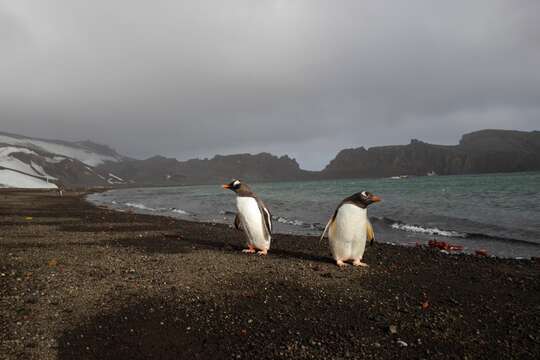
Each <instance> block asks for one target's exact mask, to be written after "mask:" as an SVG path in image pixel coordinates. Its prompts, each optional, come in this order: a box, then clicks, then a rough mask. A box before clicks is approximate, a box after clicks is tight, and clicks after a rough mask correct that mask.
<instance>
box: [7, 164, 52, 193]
mask: <svg viewBox="0 0 540 360" xmlns="http://www.w3.org/2000/svg"><path fill="white" fill-rule="evenodd" d="M3 187H12V188H29V189H56V188H57V186H56V185H55V184H54V183H52V182H47V181H46V180H43V179H40V178H37V177H32V176H30V175H26V174H21V173H19V172H16V171H12V170H6V169H3V170H0V188H3Z"/></svg>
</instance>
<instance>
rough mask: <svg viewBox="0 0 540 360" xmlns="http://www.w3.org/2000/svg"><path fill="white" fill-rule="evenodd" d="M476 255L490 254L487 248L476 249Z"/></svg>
mask: <svg viewBox="0 0 540 360" xmlns="http://www.w3.org/2000/svg"><path fill="white" fill-rule="evenodd" d="M474 255H476V256H488V252H487V250H485V249H478V250H475V251H474Z"/></svg>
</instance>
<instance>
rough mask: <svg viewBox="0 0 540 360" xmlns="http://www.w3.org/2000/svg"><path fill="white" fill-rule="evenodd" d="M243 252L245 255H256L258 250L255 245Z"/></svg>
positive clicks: (249, 246)
mask: <svg viewBox="0 0 540 360" xmlns="http://www.w3.org/2000/svg"><path fill="white" fill-rule="evenodd" d="M242 252H243V253H245V254H255V252H256V250H255V247H254V246H253V245H248V248H247V249H244V250H242Z"/></svg>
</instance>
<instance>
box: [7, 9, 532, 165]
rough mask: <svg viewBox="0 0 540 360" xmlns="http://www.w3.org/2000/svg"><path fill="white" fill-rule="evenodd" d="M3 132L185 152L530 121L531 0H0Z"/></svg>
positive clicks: (350, 141) (383, 140)
mask: <svg viewBox="0 0 540 360" xmlns="http://www.w3.org/2000/svg"><path fill="white" fill-rule="evenodd" d="M0 125H1V126H0V131H7V132H15V133H21V134H25V135H29V136H38V137H48V138H58V139H64V140H84V139H91V140H93V141H96V142H100V143H105V144H108V145H110V146H112V147H114V148H116V149H117V150H118V151H119V152H121V153H122V154H125V155H128V156H133V157H138V158H144V157H149V156H152V155H155V154H162V155H166V156H172V157H177V158H178V159H187V158H192V157H206V156H212V155H214V154H216V153H222V154H227V153H237V152H252V153H253V152H260V151H269V152H272V153H275V154H279V155H281V154H285V153H288V154H289V155H291V156H292V157H295V158H296V159H297V160H298V161H299V163H300V164H301V166H302V167H303V168H307V169H320V168H322V167H323V166H324V165H325V164H326V163H327V162H328V161H329V160H330V159H331V158H333V157H334V156H335V155H336V152H337V151H338V150H340V149H342V148H346V147H358V146H366V147H369V146H373V145H386V144H404V143H408V142H409V140H410V139H411V138H418V139H421V140H425V141H428V142H434V143H444V144H454V143H457V142H458V141H459V137H460V135H461V134H463V133H464V132H468V131H473V130H478V129H483V128H505V129H521V130H539V129H540V1H537V0H529V1H520V0H508V1H498V0H484V1H473V0H464V1H456V0H453V1H432V0H425V1H409V0H407V1H405V0H402V1H399V0H395V1H381V0H373V1H362V0H351V1H346V0H327V1H317V0H272V1H271V0H238V1H236V0H227V1H223V0H215V1H205V0H193V1H181V0H174V1H135V0H126V1H113V0H107V1H105V0H103V1H88V0H84V1H77V0H65V1H45V0H35V1H24V0H0Z"/></svg>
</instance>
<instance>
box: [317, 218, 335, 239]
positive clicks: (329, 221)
mask: <svg viewBox="0 0 540 360" xmlns="http://www.w3.org/2000/svg"><path fill="white" fill-rule="evenodd" d="M333 220H334V217H331V218H330V220H328V223H327V224H326V226H325V227H324V231H323V232H322V234H321V238H320V239H319V244H320V243H321V241H323V239H324V235H326V231H328V228H329V227H330V224H332V221H333Z"/></svg>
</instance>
